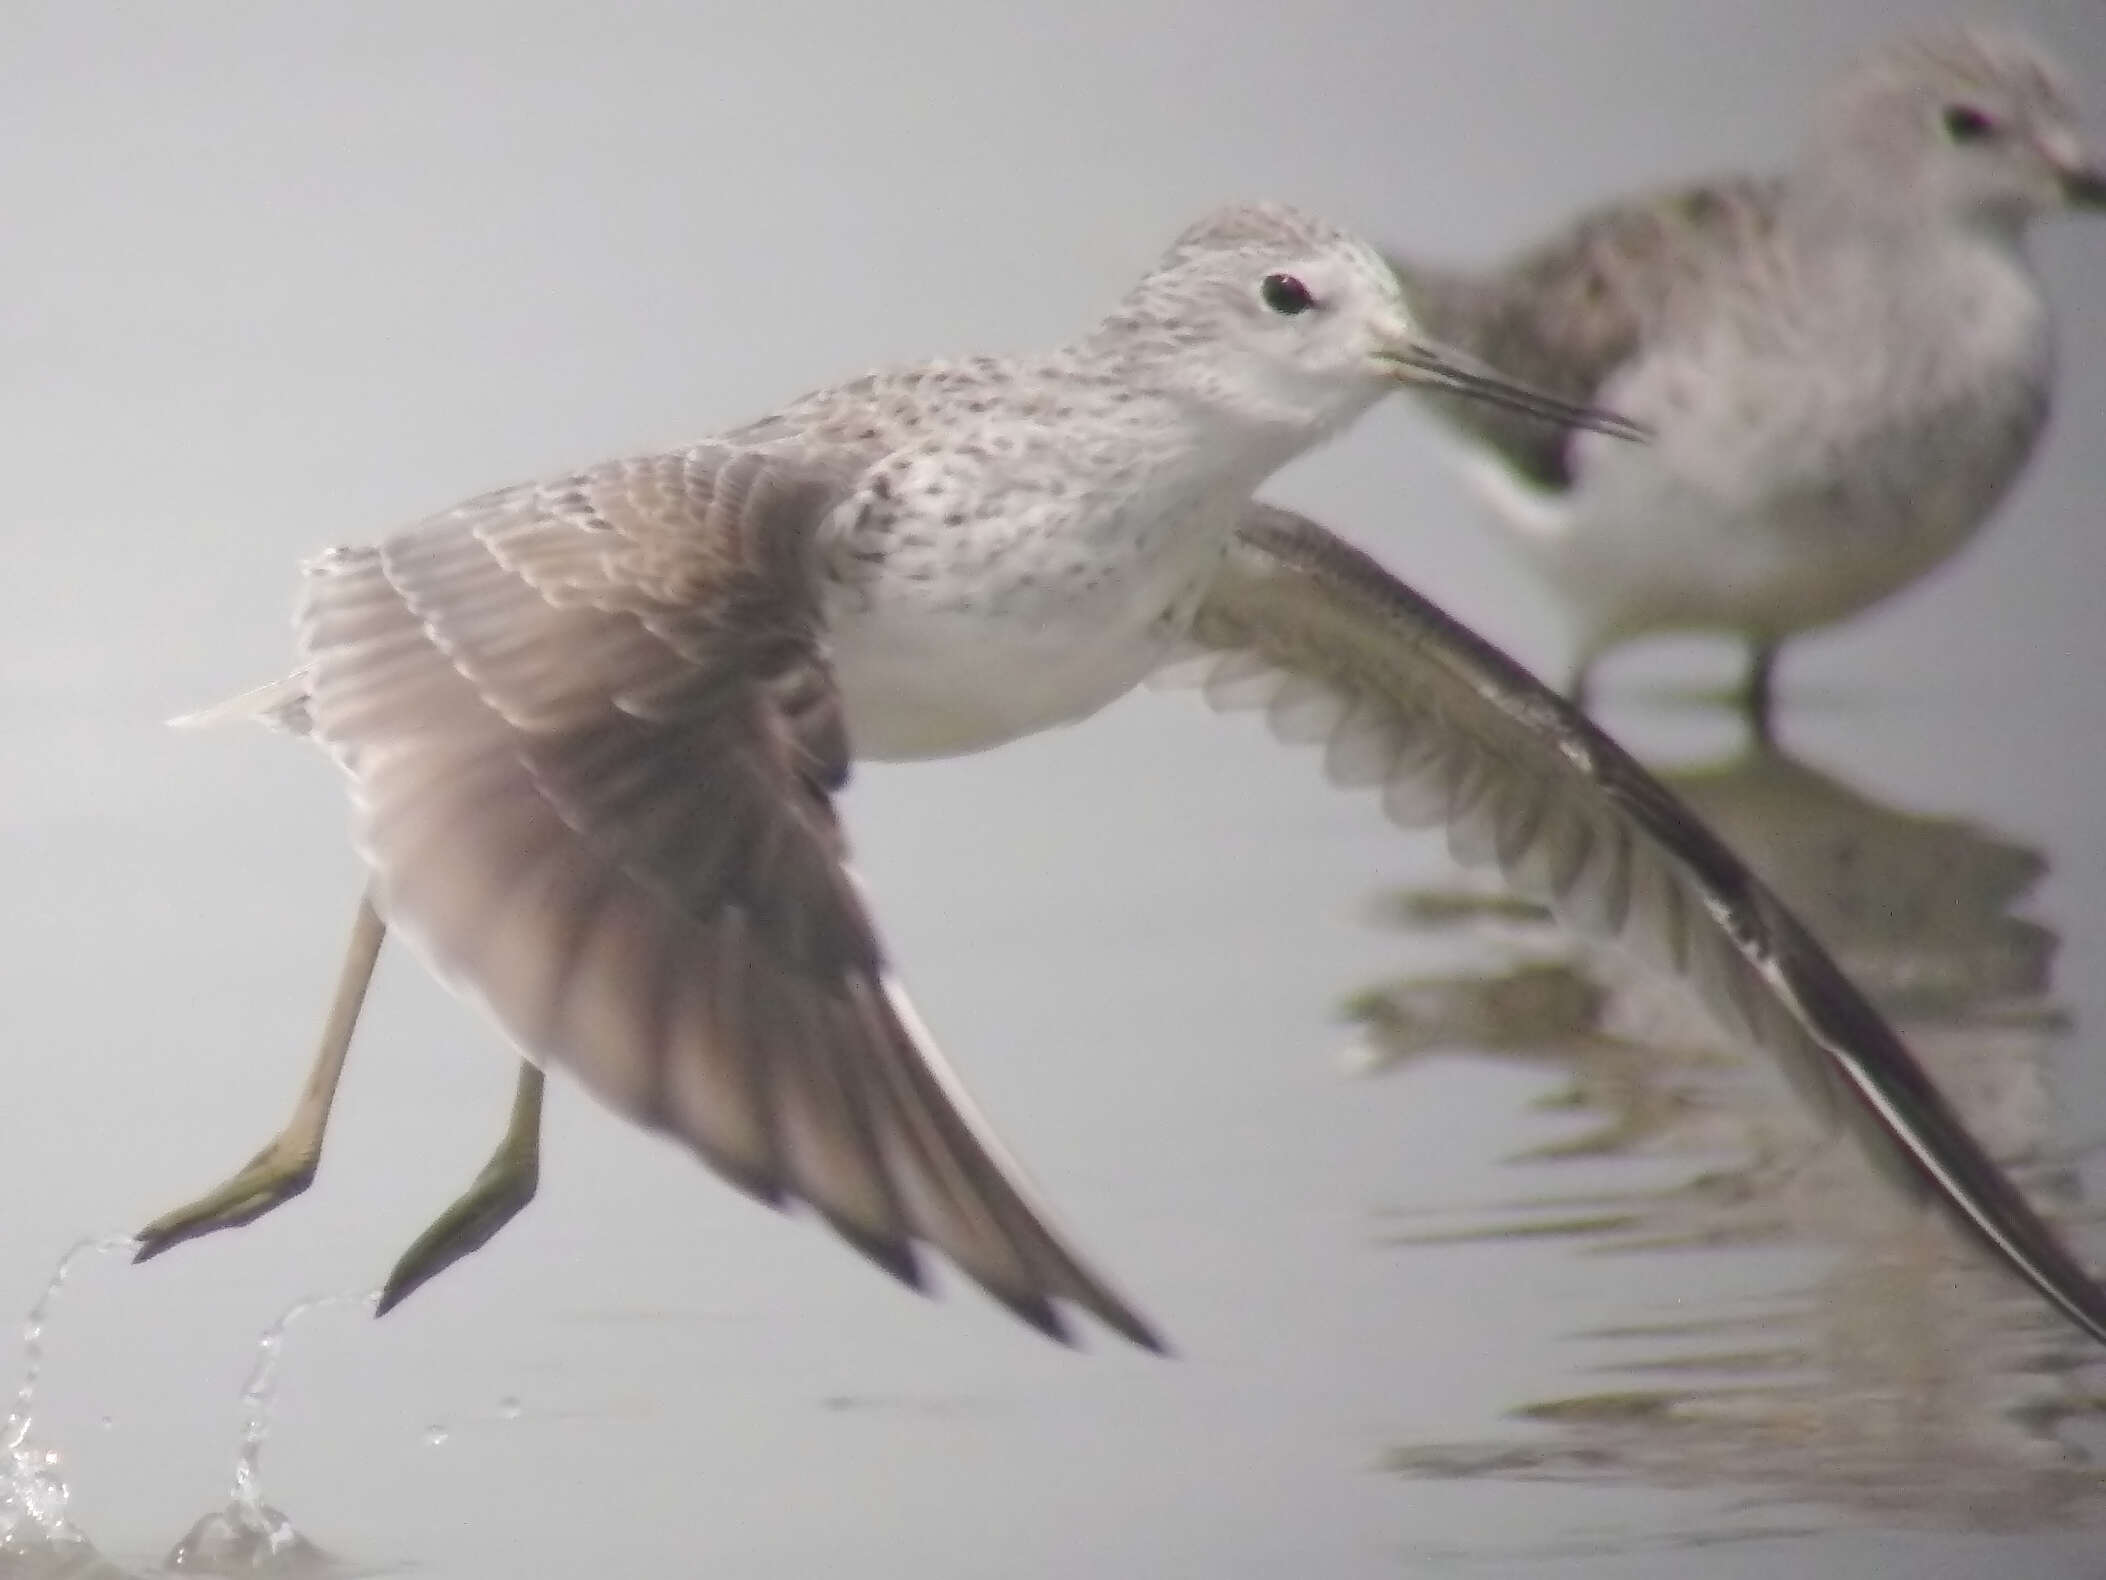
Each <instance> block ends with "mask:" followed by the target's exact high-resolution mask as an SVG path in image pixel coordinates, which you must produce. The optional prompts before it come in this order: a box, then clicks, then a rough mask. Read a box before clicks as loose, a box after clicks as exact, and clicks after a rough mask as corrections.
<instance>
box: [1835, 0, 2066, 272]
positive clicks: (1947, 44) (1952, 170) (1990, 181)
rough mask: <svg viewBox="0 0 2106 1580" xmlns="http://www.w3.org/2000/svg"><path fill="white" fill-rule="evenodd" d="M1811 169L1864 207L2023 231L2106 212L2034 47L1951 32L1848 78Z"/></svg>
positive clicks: (1888, 53)
mask: <svg viewBox="0 0 2106 1580" xmlns="http://www.w3.org/2000/svg"><path fill="white" fill-rule="evenodd" d="M1807 170H1808V172H1809V174H1810V175H1812V176H1813V177H1814V178H1815V179H1817V180H1820V181H1824V182H1827V183H1830V184H1832V185H1834V186H1836V187H1838V188H1840V190H1838V191H1837V192H1836V193H1835V194H1834V195H1835V196H1836V197H1837V198H1839V199H1841V200H1842V201H1845V202H1848V203H1850V204H1852V205H1853V206H1856V207H1859V208H1863V209H1867V210H1870V211H1871V212H1874V213H1884V214H1887V215H1890V216H1896V215H1898V216H1902V217H1913V218H1918V219H1928V220H1932V221H1942V220H1952V221H1957V222H1961V223H1971V224H1977V225H1986V226H1989V227H1992V228H1995V229H1999V230H2004V231H2012V232H2015V231H2017V230H2019V229H2021V228H2022V227H2023V226H2024V225H2025V224H2026V223H2027V222H2028V221H2030V220H2033V219H2035V218H2038V217H2039V216H2041V215H2043V214H2049V213H2056V212H2059V211H2061V210H2063V209H2067V208H2072V207H2085V208H2101V207H2106V166H2101V165H2100V164H2099V163H2098V161H2097V160H2096V159H2095V158H2094V157H2093V156H2092V155H2091V154H2090V153H2089V152H2088V151H2087V150H2086V148H2085V145H2084V139H2083V136H2082V133H2081V131H2080V129H2079V127H2078V123H2077V117H2076V112H2075V110H2074V109H2072V108H2071V104H2070V95H2069V91H2068V86H2067V84H2066V83H2065V81H2064V80H2063V77H2062V74H2061V72H2060V71H2059V69H2058V68H2057V67H2056V65H2055V63H2054V62H2053V61H2052V60H2050V59H2049V58H2048V57H2047V56H2046V55H2045V54H2043V53H2042V52H2041V51H2040V49H2039V48H2038V47H2037V46H2035V45H2034V44H2032V43H2030V42H2029V41H2028V40H2026V39H2023V38H2020V37H2017V36H2016V35H2013V34H2008V33H1996V32H1989V31H1986V30H1982V29H1978V28H1968V27H1948V28H1941V29H1937V30H1934V31H1931V32H1925V33H1919V34H1914V35H1911V36H1910V37H1907V38H1904V39H1900V40H1898V41H1896V42H1894V43H1892V44H1889V45H1887V46H1886V47H1884V48H1882V49H1880V50H1877V51H1875V52H1874V53H1872V54H1870V55H1868V56H1866V57H1865V58H1864V59H1863V60H1861V61H1859V62H1858V63H1857V64H1856V65H1855V66H1853V67H1851V68H1850V69H1849V70H1847V71H1846V72H1844V73H1843V75H1842V76H1841V77H1840V78H1839V79H1838V80H1837V82H1836V84H1835V87H1834V89H1833V91H1832V92H1831V94H1830V96H1829V99H1828V102H1827V104H1826V106H1825V107H1824V109H1823V112H1822V114H1821V117H1820V120H1819V123H1818V125H1817V127H1816V131H1815V135H1814V138H1813V141H1812V143H1811V146H1810V148H1809V163H1808V165H1807Z"/></svg>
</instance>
